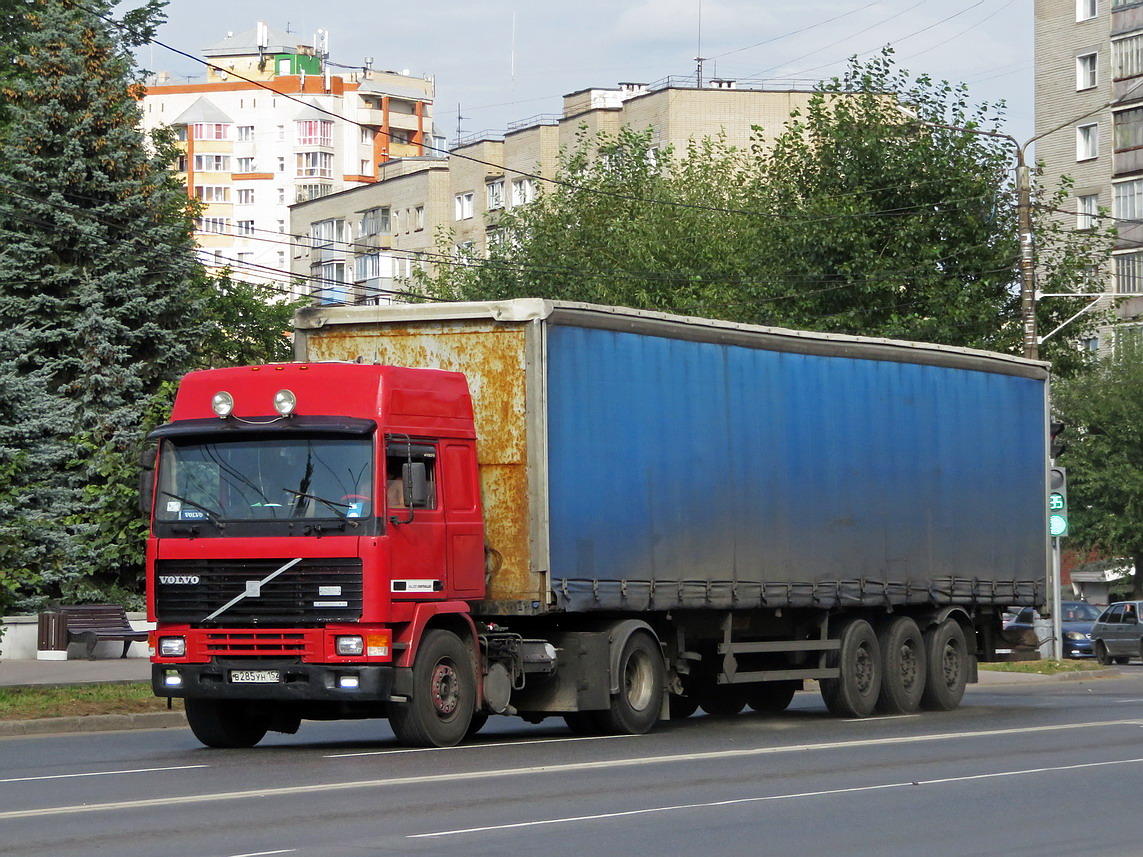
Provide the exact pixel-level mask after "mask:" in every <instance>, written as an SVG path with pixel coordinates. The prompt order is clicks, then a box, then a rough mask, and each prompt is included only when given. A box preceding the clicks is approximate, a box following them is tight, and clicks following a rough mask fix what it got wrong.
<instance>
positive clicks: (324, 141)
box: [297, 119, 333, 146]
mask: <svg viewBox="0 0 1143 857" xmlns="http://www.w3.org/2000/svg"><path fill="white" fill-rule="evenodd" d="M297 126H298V145H299V146H332V145H333V122H331V121H329V120H327V119H302V120H301V121H299V122H298V123H297Z"/></svg>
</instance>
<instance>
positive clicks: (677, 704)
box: [667, 693, 699, 720]
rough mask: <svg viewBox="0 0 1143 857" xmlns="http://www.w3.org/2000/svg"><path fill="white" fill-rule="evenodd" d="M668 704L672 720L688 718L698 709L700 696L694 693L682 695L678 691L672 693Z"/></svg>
mask: <svg viewBox="0 0 1143 857" xmlns="http://www.w3.org/2000/svg"><path fill="white" fill-rule="evenodd" d="M667 704H668V705H669V707H670V709H671V719H672V720H686V719H687V718H688V717H690V716H691V715H692V714H694V713H695V712H696V711H698V705H699V704H698V697H696V696H695V695H694V694H693V693H692V694H690V695H688V696H680V695H679V694H677V693H672V694H671V696H670V699H669V700H668V701H667Z"/></svg>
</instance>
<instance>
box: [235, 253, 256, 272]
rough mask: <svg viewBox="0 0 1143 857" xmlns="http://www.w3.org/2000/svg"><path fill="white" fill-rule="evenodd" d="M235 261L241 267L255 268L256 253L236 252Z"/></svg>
mask: <svg viewBox="0 0 1143 857" xmlns="http://www.w3.org/2000/svg"><path fill="white" fill-rule="evenodd" d="M234 262H235V264H237V265H238V266H239V267H240V268H253V267H254V254H253V253H250V252H248V251H243V252H241V253H235V254H234Z"/></svg>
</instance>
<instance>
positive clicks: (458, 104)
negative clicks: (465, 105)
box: [456, 101, 472, 146]
mask: <svg viewBox="0 0 1143 857" xmlns="http://www.w3.org/2000/svg"><path fill="white" fill-rule="evenodd" d="M471 118H472V117H471V116H461V115H460V102H459V101H458V102H457V103H456V144H457V145H458V146H459V145H460V131H461V124H460V123H461V122H462V121H463V120H465V119H471Z"/></svg>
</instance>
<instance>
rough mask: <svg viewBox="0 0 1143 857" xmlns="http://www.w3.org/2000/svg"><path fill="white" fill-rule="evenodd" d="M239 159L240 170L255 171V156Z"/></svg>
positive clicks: (242, 171)
mask: <svg viewBox="0 0 1143 857" xmlns="http://www.w3.org/2000/svg"><path fill="white" fill-rule="evenodd" d="M235 160H237V161H238V170H237V171H238V172H240V173H252V172H254V159H253V158H236V159H235Z"/></svg>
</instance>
